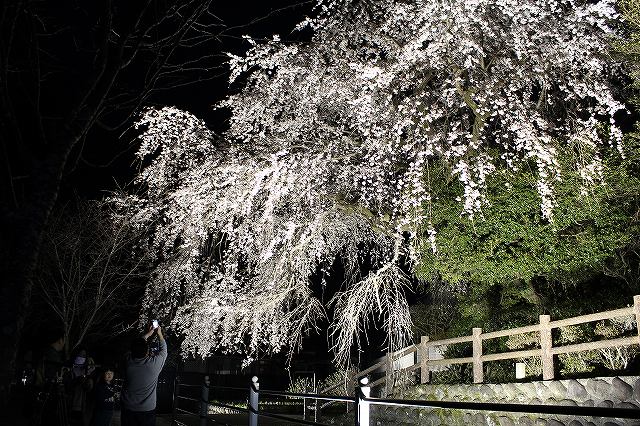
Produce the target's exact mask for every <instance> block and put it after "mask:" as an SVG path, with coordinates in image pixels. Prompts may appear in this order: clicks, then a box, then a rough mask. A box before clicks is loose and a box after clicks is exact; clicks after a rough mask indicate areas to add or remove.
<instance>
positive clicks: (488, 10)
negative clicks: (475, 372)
mask: <svg viewBox="0 0 640 426" xmlns="http://www.w3.org/2000/svg"><path fill="white" fill-rule="evenodd" d="M317 12H318V16H317V17H316V18H313V19H312V18H308V19H306V20H305V21H304V22H303V23H301V24H300V25H299V27H300V28H305V27H310V28H312V29H313V30H314V31H315V36H314V38H313V40H312V41H311V42H310V43H307V44H285V43H282V42H281V41H280V40H279V39H278V38H277V37H274V39H273V40H270V41H268V42H256V41H254V40H252V39H250V38H247V40H248V41H249V43H250V48H249V50H248V52H247V53H246V54H245V55H244V56H234V55H230V61H229V63H230V67H231V75H230V82H231V83H232V84H236V85H240V88H239V90H237V91H236V94H234V95H232V96H229V97H228V98H227V99H226V100H225V101H224V102H222V103H221V104H220V105H219V107H220V108H227V109H229V110H230V112H231V119H230V123H229V130H228V132H227V133H226V134H225V135H224V138H225V140H226V142H222V141H221V140H217V139H216V137H214V135H212V134H211V133H210V132H209V131H208V130H207V129H206V127H205V126H204V124H203V123H202V122H201V121H199V120H197V119H196V118H195V117H193V116H191V115H190V114H188V113H185V112H182V111H178V110H176V109H173V108H164V109H160V110H149V111H148V112H147V113H146V115H145V116H144V118H143V119H142V120H141V122H140V126H142V127H143V128H144V129H145V130H144V133H143V135H142V146H141V148H140V152H139V155H140V157H141V159H143V161H144V163H145V164H148V165H147V166H146V167H145V168H144V169H143V170H142V172H141V174H140V182H141V183H143V184H144V186H145V187H146V188H147V197H146V198H145V199H139V198H136V199H134V198H132V200H133V202H134V203H135V204H137V205H138V206H139V209H140V210H141V211H145V212H154V214H155V215H156V216H155V217H154V220H156V221H157V223H160V224H161V225H160V226H158V232H157V235H156V238H155V244H156V245H157V247H158V248H159V249H160V253H161V254H159V260H160V261H161V267H160V268H159V269H158V274H157V279H156V282H155V283H154V284H153V285H152V286H150V290H149V292H148V303H149V304H152V303H156V301H157V300H159V299H161V297H165V296H166V295H169V294H175V295H176V297H174V298H173V300H174V302H167V303H166V307H165V308H166V315H168V316H171V317H175V324H176V325H177V326H178V327H179V328H180V329H181V330H182V331H183V332H184V334H185V337H186V339H185V343H184V346H185V348H186V349H187V350H188V351H191V352H197V353H200V354H206V353H208V352H209V351H210V350H212V349H216V348H218V349H219V348H223V349H228V350H234V351H235V350H243V351H245V352H247V353H250V354H255V353H257V352H258V351H259V350H261V349H264V348H266V349H268V350H271V351H279V350H281V349H283V348H285V347H289V348H291V347H292V346H295V344H296V343H298V342H299V341H300V338H301V336H302V335H303V334H304V333H305V332H307V331H308V328H309V327H311V326H312V324H313V321H314V320H315V319H317V318H319V317H321V316H323V315H325V309H324V306H326V301H323V300H322V299H321V295H320V294H319V293H318V291H317V289H316V290H313V289H312V286H311V285H310V283H311V281H312V280H313V279H314V277H318V273H319V271H320V276H321V278H319V280H320V281H321V283H322V284H324V282H325V281H324V279H325V278H324V277H325V275H326V274H327V273H328V271H330V269H331V265H332V264H333V262H334V260H335V259H336V258H340V259H341V262H342V263H343V264H344V266H345V275H346V281H345V283H344V286H343V289H342V291H341V292H339V293H338V294H337V295H336V296H335V298H334V299H333V302H332V303H333V305H332V306H333V307H334V308H335V317H334V318H331V319H330V320H331V321H332V324H333V326H332V327H333V328H332V329H333V330H334V331H335V334H334V337H335V344H336V347H335V350H336V352H337V353H338V354H339V357H340V359H346V354H347V353H348V351H349V349H350V348H349V347H350V346H351V345H352V344H353V343H354V338H355V339H356V341H357V337H354V336H355V335H357V333H358V332H360V331H362V328H363V327H364V325H365V324H366V318H369V317H370V316H371V315H382V316H383V317H384V318H385V321H386V322H385V324H386V326H387V328H388V330H389V332H390V333H391V336H392V337H391V338H390V343H391V345H392V346H397V345H400V344H402V343H403V342H404V339H405V338H406V336H407V334H406V333H407V331H408V325H409V324H410V320H409V317H408V310H407V309H406V302H402V301H403V300H404V296H403V288H404V286H405V285H406V277H404V276H403V273H402V271H401V270H400V269H399V267H398V264H399V260H398V259H409V260H411V259H414V258H415V256H416V253H418V252H419V250H420V249H421V246H420V244H425V245H426V246H427V247H429V248H430V249H431V250H433V251H434V252H436V251H437V230H436V229H433V226H431V225H428V224H430V223H431V222H430V209H431V197H432V194H431V192H430V189H429V188H430V182H431V179H432V177H431V176H430V173H429V171H430V169H429V164H430V162H433V161H438V162H444V163H446V164H448V165H449V170H450V173H451V176H452V178H454V179H458V180H459V181H460V182H461V183H462V184H463V187H464V193H463V194H461V195H462V196H461V199H460V211H461V214H466V215H468V216H469V217H470V218H474V217H476V216H481V214H482V207H483V205H485V204H486V202H487V201H486V182H487V179H489V178H490V177H491V175H492V174H493V173H496V172H497V171H504V170H505V169H506V170H513V171H517V170H518V168H520V167H531V168H533V169H534V170H535V171H536V172H537V177H538V181H537V183H536V184H535V185H536V188H537V190H538V193H539V195H540V208H541V214H542V216H544V217H545V218H546V219H548V220H552V219H553V209H554V182H557V181H558V180H559V179H561V178H562V170H561V168H560V162H559V160H558V158H557V157H558V154H557V152H558V147H559V146H561V145H566V146H576V147H579V148H580V149H582V151H583V152H584V153H585V155H584V156H583V157H581V158H582V159H581V160H580V161H579V164H577V165H576V167H578V168H579V170H580V171H581V176H582V177H583V180H584V182H585V188H588V187H589V185H595V184H598V181H599V179H600V177H601V172H602V168H601V165H600V163H599V161H600V156H599V155H598V151H599V150H600V149H601V148H602V147H603V146H605V145H607V144H609V143H612V144H614V145H616V146H617V149H619V150H620V151H621V152H622V146H621V145H620V139H621V138H620V131H619V129H617V128H616V127H615V123H614V121H613V116H614V114H615V113H616V112H617V111H619V110H622V109H624V108H623V105H622V104H620V103H619V102H618V101H616V99H615V93H614V92H613V90H612V88H611V87H610V85H609V83H608V79H609V78H610V77H611V75H612V73H615V72H618V71H617V70H618V68H616V67H612V66H611V65H610V64H611V62H610V61H607V60H606V58H603V52H605V51H606V50H607V37H609V36H610V35H611V34H612V33H613V32H614V27H612V21H611V20H612V19H615V18H616V12H615V9H614V2H613V1H612V0H602V1H597V2H589V3H586V2H574V1H556V0H438V1H433V0H430V1H426V0H416V1H412V2H398V1H393V0H381V1H376V2H362V1H355V0H321V1H319V2H318V6H317ZM603 119H604V120H605V122H606V123H607V126H609V127H608V129H609V131H608V136H603V134H606V133H607V132H606V131H604V132H603V131H602V128H601V127H602V126H599V125H598V123H600V122H602V120H603ZM607 120H609V121H607ZM599 127H600V130H599ZM609 139H610V140H611V141H609ZM425 224H427V226H426V227H427V232H426V234H425V237H424V238H422V237H419V235H420V232H424V231H420V230H421V229H422V230H423V229H424V227H425ZM363 256H364V257H366V258H367V262H363V261H362V259H363ZM363 263H367V264H368V265H369V266H370V267H371V272H370V273H368V275H365V276H361V274H362V268H361V264H363ZM403 303H404V304H403Z"/></svg>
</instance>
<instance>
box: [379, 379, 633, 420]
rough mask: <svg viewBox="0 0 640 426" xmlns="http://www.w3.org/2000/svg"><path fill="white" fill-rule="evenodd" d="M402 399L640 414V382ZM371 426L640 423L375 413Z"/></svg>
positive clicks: (461, 391) (432, 389)
mask: <svg viewBox="0 0 640 426" xmlns="http://www.w3.org/2000/svg"><path fill="white" fill-rule="evenodd" d="M392 398H398V399H417V400H437V401H473V402H497V403H517V404H549V405H572V406H586V407H619V408H636V409H638V408H640V377H637V376H621V377H601V378H590V379H571V380H553V381H544V382H543V381H539V382H530V383H506V384H479V385H420V386H416V387H412V388H410V389H408V390H406V391H404V392H399V393H397V394H396V395H393V396H392ZM371 409H372V410H371V411H372V420H373V421H372V422H371V424H373V425H378V426H386V425H390V426H391V425H393V426H404V425H433V426H439V425H443V426H444V425H447V426H448V425H452V426H455V425H490V426H498V425H499V426H512V425H514V426H515V425H523V426H525V425H526V426H534V425H535V426H538V425H540V426H543V425H549V426H563V425H569V426H581V425H589V426H592V425H603V426H614V425H618V426H621V425H635V426H640V420H637V421H636V420H623V419H605V418H593V417H591V418H576V417H569V416H544V415H537V414H522V413H503V412H478V411H461V410H438V409H413V408H402V407H385V406H381V405H374V406H372V407H371Z"/></svg>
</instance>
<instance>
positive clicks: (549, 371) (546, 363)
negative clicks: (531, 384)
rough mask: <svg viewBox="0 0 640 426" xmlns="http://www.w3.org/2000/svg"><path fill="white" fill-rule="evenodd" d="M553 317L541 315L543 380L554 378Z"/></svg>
mask: <svg viewBox="0 0 640 426" xmlns="http://www.w3.org/2000/svg"><path fill="white" fill-rule="evenodd" d="M550 322H551V317H550V316H549V315H540V348H541V349H542V354H541V358H542V380H553V377H554V372H553V370H554V367H553V352H552V351H551V349H552V348H553V338H552V337H551V325H550V324H549V323H550Z"/></svg>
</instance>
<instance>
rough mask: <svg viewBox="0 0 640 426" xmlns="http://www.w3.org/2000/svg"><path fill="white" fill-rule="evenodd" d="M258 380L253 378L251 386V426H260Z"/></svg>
mask: <svg viewBox="0 0 640 426" xmlns="http://www.w3.org/2000/svg"><path fill="white" fill-rule="evenodd" d="M259 390H260V384H259V383H258V378H257V377H256V376H253V377H252V378H251V384H250V385H249V426H258V391H259Z"/></svg>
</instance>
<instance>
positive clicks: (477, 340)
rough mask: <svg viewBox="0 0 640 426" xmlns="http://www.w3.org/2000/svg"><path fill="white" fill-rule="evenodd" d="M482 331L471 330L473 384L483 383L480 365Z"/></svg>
mask: <svg viewBox="0 0 640 426" xmlns="http://www.w3.org/2000/svg"><path fill="white" fill-rule="evenodd" d="M481 334H482V329H481V328H479V327H474V329H473V383H482V382H484V369H483V365H482V337H481V336H480V335H481Z"/></svg>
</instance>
